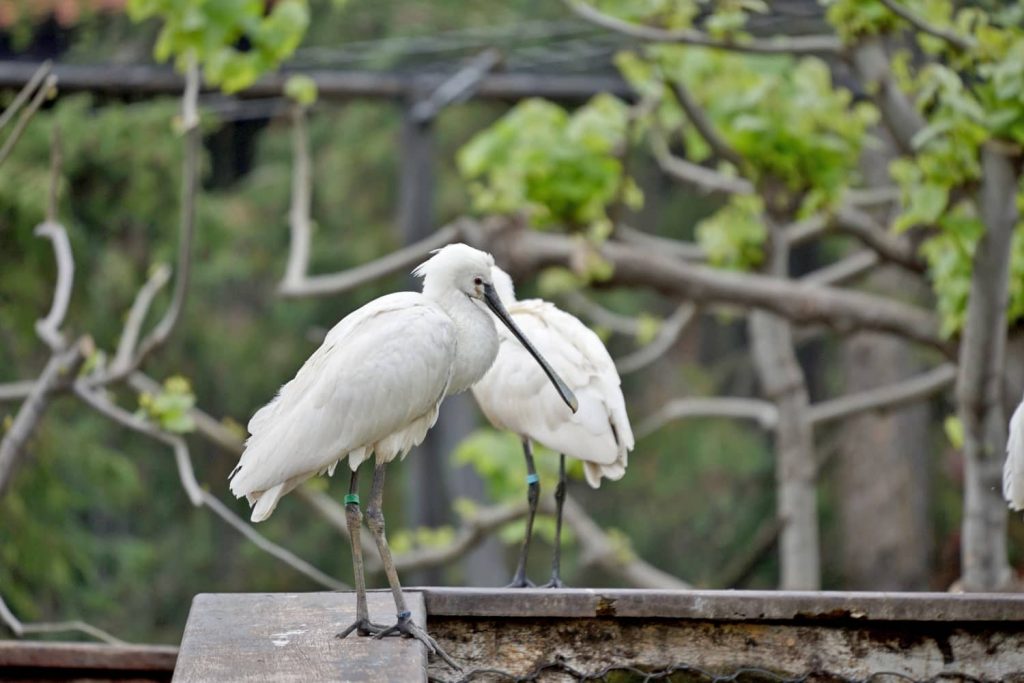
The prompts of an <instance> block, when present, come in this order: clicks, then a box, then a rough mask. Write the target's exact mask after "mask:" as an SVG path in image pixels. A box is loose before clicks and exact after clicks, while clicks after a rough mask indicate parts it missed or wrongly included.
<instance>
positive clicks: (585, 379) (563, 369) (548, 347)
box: [473, 267, 633, 587]
mask: <svg viewBox="0 0 1024 683" xmlns="http://www.w3.org/2000/svg"><path fill="white" fill-rule="evenodd" d="M491 277H492V279H493V281H494V287H495V289H497V291H498V297H499V298H500V299H501V300H502V301H505V302H506V303H507V305H508V312H509V314H511V316H512V319H513V320H514V321H515V322H516V324H517V325H519V327H520V328H521V329H522V330H523V331H524V333H525V334H526V335H527V336H528V337H529V338H530V339H531V340H532V341H533V342H534V344H536V345H537V349H538V350H539V351H540V353H542V354H543V355H544V357H545V358H547V359H549V360H550V361H551V365H552V366H553V367H554V370H555V372H557V373H558V374H559V375H560V376H562V377H564V378H565V379H566V381H567V382H568V383H569V387H570V388H571V389H572V391H573V392H575V394H576V397H577V398H578V399H579V410H577V411H575V412H574V413H569V411H567V410H564V409H561V410H560V408H561V406H560V405H558V404H559V401H560V399H559V396H558V394H557V393H556V392H554V391H551V390H549V389H548V388H547V387H545V386H544V384H545V383H546V379H545V377H544V375H543V374H541V373H540V372H538V369H537V368H536V367H534V364H533V363H531V362H530V360H529V357H528V356H527V355H526V354H525V352H524V351H523V349H522V347H521V346H519V345H518V344H516V343H515V341H514V340H513V339H512V337H511V336H509V335H507V334H505V333H504V331H502V334H501V344H500V346H499V347H498V357H497V358H496V359H495V360H494V364H493V365H492V366H491V369H490V370H488V371H487V374H486V375H484V377H483V379H482V380H480V381H479V382H477V383H476V384H475V385H474V386H473V395H474V396H475V397H476V400H477V403H479V404H480V409H481V410H482V411H483V413H484V415H486V416H487V419H488V420H490V422H491V424H492V425H494V426H495V427H496V428H497V429H504V430H507V431H510V432H514V433H515V434H518V435H519V437H520V438H521V439H522V441H523V454H524V455H525V456H526V473H527V474H526V483H527V486H528V488H527V500H528V501H529V503H530V513H529V516H528V517H527V519H526V537H525V538H524V539H523V546H522V549H521V550H520V552H519V564H518V565H517V567H516V573H515V576H514V577H513V579H512V583H511V584H510V586H513V587H523V586H528V585H530V582H529V580H528V579H527V578H526V559H527V555H528V554H529V551H530V536H531V535H532V534H533V518H534V515H535V514H536V512H537V499H538V498H539V496H540V482H539V480H538V478H537V471H536V469H534V462H533V449H532V447H531V445H530V442H531V440H532V441H537V442H539V443H541V444H543V445H545V446H547V447H548V448H550V449H551V450H553V451H557V452H558V453H559V454H560V455H559V463H558V488H556V489H555V506H556V511H557V512H556V518H555V553H554V556H553V559H552V562H551V581H550V582H548V584H547V585H548V586H552V587H559V586H561V585H562V581H561V577H560V575H559V572H560V566H559V565H560V562H561V548H560V546H561V535H562V504H563V503H564V501H565V456H566V455H571V456H572V457H574V458H578V459H579V460H582V461H583V470H584V472H585V474H586V477H587V482H588V483H589V484H590V485H591V486H593V487H594V488H597V487H598V486H600V485H601V477H608V478H609V479H620V478H621V477H622V475H623V474H625V473H626V462H627V458H628V454H629V451H630V450H632V449H633V429H632V428H631V427H630V425H629V417H628V416H627V415H626V402H625V400H624V399H623V398H622V389H621V386H620V385H621V384H622V380H620V379H619V374H618V373H617V372H616V371H615V364H614V363H613V362H612V359H611V356H609V355H608V350H607V349H605V347H604V344H602V343H601V340H600V339H599V338H598V336H597V335H596V334H594V333H593V332H592V331H591V330H590V329H589V328H587V326H586V325H584V324H583V323H581V322H580V321H579V320H577V319H576V317H574V316H572V315H570V314H569V313H566V312H565V311H563V310H561V309H559V308H558V307H557V306H555V305H554V304H552V303H548V302H547V301H544V300H542V299H527V300H525V301H516V298H515V291H514V290H513V287H512V278H510V277H509V276H508V274H507V273H505V271H503V270H501V269H500V268H498V267H494V268H492V269H491Z"/></svg>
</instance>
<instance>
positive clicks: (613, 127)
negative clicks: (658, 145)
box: [457, 95, 642, 234]
mask: <svg viewBox="0 0 1024 683" xmlns="http://www.w3.org/2000/svg"><path fill="white" fill-rule="evenodd" d="M627 119H628V116H627V111H626V105H625V104H624V103H623V102H622V101H620V100H618V99H616V98H615V97H612V96H610V95H598V96H596V97H594V98H593V99H592V100H591V101H590V102H588V103H587V104H586V105H585V106H583V107H581V108H579V109H578V110H576V111H575V112H574V113H573V114H572V115H570V114H569V113H567V112H566V111H565V110H564V109H562V108H561V107H559V106H557V105H555V104H552V103H550V102H546V101H543V100H537V99H531V100H525V101H523V102H520V103H519V104H517V105H516V106H515V107H513V108H512V109H511V110H510V111H509V112H508V114H506V115H505V116H503V117H502V118H501V119H499V120H498V121H497V122H496V123H495V124H494V125H492V126H491V127H489V128H487V129H486V130H484V131H482V132H480V133H478V134H477V135H476V136H474V137H473V139H472V140H471V141H470V142H469V144H467V145H466V146H465V147H463V148H462V149H461V150H459V153H458V157H457V161H458V166H459V171H460V172H461V173H462V176H463V177H464V178H465V179H467V180H469V181H470V185H469V191H470V196H471V197H472V200H473V208H474V209H475V210H477V211H480V212H487V213H518V212H522V213H524V214H525V215H526V216H527V217H528V218H529V220H530V222H531V224H532V225H534V226H536V227H540V228H552V227H554V226H558V225H562V226H569V227H576V228H582V227H590V228H593V229H595V230H597V231H598V232H599V233H601V234H607V232H608V227H609V226H610V221H609V218H608V213H607V209H608V206H609V205H610V204H612V203H613V202H615V201H617V200H619V199H620V197H621V199H622V200H623V201H624V202H625V203H626V204H627V205H629V206H633V207H637V206H639V205H640V203H641V201H642V195H641V193H640V190H639V188H638V187H637V186H636V184H635V183H634V182H633V181H632V180H631V179H630V178H629V177H627V176H626V175H625V174H624V171H623V167H622V162H621V160H620V159H619V156H620V155H621V153H622V148H623V146H624V145H625V144H626V140H625V138H626V126H627Z"/></svg>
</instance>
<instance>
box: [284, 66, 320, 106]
mask: <svg viewBox="0 0 1024 683" xmlns="http://www.w3.org/2000/svg"><path fill="white" fill-rule="evenodd" d="M284 94H285V96H286V97H290V98H291V99H293V100H295V101H296V102H298V103H299V104H301V105H302V106H304V107H308V106H310V105H312V104H313V103H314V102H316V98H317V87H316V81H314V80H313V79H312V78H310V77H309V76H306V75H305V74H293V75H291V76H289V77H288V80H287V81H285V82H284Z"/></svg>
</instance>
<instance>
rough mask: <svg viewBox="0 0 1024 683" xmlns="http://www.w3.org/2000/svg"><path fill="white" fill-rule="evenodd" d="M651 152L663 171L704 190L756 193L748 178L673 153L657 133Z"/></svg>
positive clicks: (653, 136)
mask: <svg viewBox="0 0 1024 683" xmlns="http://www.w3.org/2000/svg"><path fill="white" fill-rule="evenodd" d="M651 152H652V153H653V154H654V159H655V161H657V162H658V166H659V167H660V168H661V170H662V171H664V172H665V173H667V174H668V175H670V176H672V177H673V178H675V179H676V180H679V181H682V182H684V183H686V184H688V185H693V186H694V187H696V188H697V189H698V190H701V191H703V192H724V193H726V194H753V193H754V186H753V185H752V184H751V183H750V181H748V180H745V179H743V178H734V177H732V176H727V175H724V174H722V173H719V172H718V171H714V170H712V169H710V168H705V167H704V166H700V165H698V164H694V163H691V162H689V161H687V160H685V159H683V158H681V157H678V156H676V155H675V154H672V152H670V151H669V149H668V144H667V143H666V141H665V138H664V137H663V136H661V135H659V134H657V133H652V134H651Z"/></svg>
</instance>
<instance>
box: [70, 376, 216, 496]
mask: <svg viewBox="0 0 1024 683" xmlns="http://www.w3.org/2000/svg"><path fill="white" fill-rule="evenodd" d="M73 391H74V393H75V396H77V397H78V398H80V399H81V400H82V401H83V402H84V403H85V404H86V405H88V406H89V407H90V408H92V409H93V410H95V411H96V412H98V413H100V414H101V415H103V416H104V417H106V418H109V419H110V420H113V421H114V422H116V423H118V424H120V425H122V426H124V427H127V428H128V429H131V430H132V431H135V432H138V433H140V434H145V435H146V436H148V437H150V438H151V439H155V440H157V441H160V442H161V443H164V444H167V445H168V446H170V447H171V448H172V449H174V459H175V463H176V464H177V466H178V478H179V479H180V481H181V486H182V488H183V489H185V493H186V495H188V499H189V501H190V502H191V503H192V504H193V505H195V506H197V507H198V506H200V505H202V504H203V499H202V488H201V487H200V486H199V482H198V481H196V475H195V471H194V470H193V469H192V462H191V459H190V458H189V453H188V446H187V444H186V443H185V439H184V438H183V437H181V436H179V435H178V434H171V433H169V432H165V431H164V430H162V429H160V428H159V427H157V426H156V425H154V424H152V423H150V422H147V421H145V420H143V419H141V418H139V417H137V416H135V415H133V414H131V413H129V412H128V411H126V410H124V409H123V408H121V407H120V406H118V405H117V404H115V403H113V402H112V401H110V400H108V399H107V398H106V397H105V396H104V395H102V394H101V393H100V392H98V391H95V390H93V389H89V388H87V387H86V386H85V385H84V384H82V383H81V382H77V383H76V384H75V386H74V387H73Z"/></svg>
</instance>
